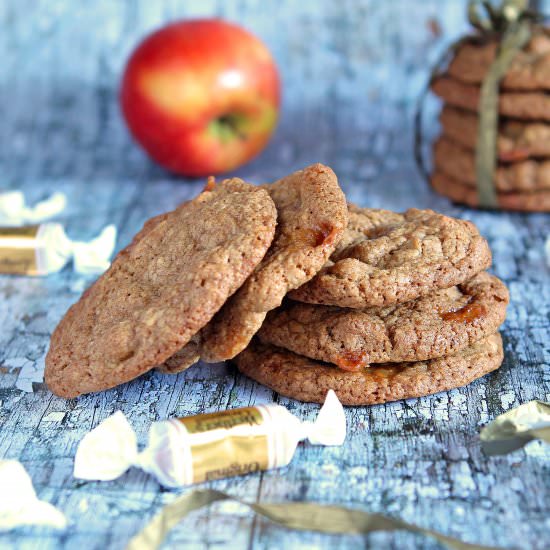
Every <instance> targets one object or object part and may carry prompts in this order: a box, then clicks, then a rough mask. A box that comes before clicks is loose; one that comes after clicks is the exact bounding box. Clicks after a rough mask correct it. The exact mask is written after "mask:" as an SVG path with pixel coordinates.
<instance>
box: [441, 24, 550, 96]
mask: <svg viewBox="0 0 550 550" xmlns="http://www.w3.org/2000/svg"><path fill="white" fill-rule="evenodd" d="M498 47H499V42H498V41H497V40H496V39H494V38H493V39H491V40H484V41H481V40H472V41H468V42H464V43H463V44H461V45H460V46H459V48H458V50H457V51H456V53H455V56H454V58H453V59H452V60H451V62H450V63H449V67H448V69H447V72H448V73H449V74H450V75H451V76H452V77H453V78H456V79H458V80H461V81H462V82H465V83H467V84H477V85H479V84H481V83H482V82H483V79H484V78H485V77H486V76H487V72H488V71H489V68H490V66H491V64H492V63H493V62H494V60H495V57H496V53H497V50H498ZM500 87H501V89H505V90H550V37H549V36H548V31H546V30H544V29H538V30H537V32H535V33H534V34H533V36H532V38H531V39H530V40H529V42H528V43H527V45H526V46H525V48H524V49H523V50H521V51H519V52H518V53H517V54H516V55H515V57H514V59H513V60H512V63H511V64H510V67H509V68H508V70H507V71H506V74H505V75H504V77H503V78H502V80H501V82H500Z"/></svg>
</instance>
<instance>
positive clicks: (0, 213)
mask: <svg viewBox="0 0 550 550" xmlns="http://www.w3.org/2000/svg"><path fill="white" fill-rule="evenodd" d="M66 205H67V197H66V196H65V194H64V193H54V194H53V195H52V196H51V197H49V198H47V199H46V200H43V201H41V202H39V203H37V204H35V205H34V206H33V207H32V208H31V207H29V206H27V205H26V203H25V195H23V193H22V192H21V191H7V192H5V193H0V225H3V226H10V227H13V226H20V225H25V224H30V223H39V222H42V221H44V220H48V219H50V218H52V217H53V216H55V215H57V214H59V213H60V212H63V210H65V206H66Z"/></svg>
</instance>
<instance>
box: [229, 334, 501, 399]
mask: <svg viewBox="0 0 550 550" xmlns="http://www.w3.org/2000/svg"><path fill="white" fill-rule="evenodd" d="M502 359H503V351H502V339H501V337H500V334H498V333H497V334H493V335H491V336H489V337H487V338H485V339H483V340H480V341H478V342H476V343H475V344H473V345H472V346H470V347H468V348H466V349H464V350H462V351H461V352H459V353H457V354H455V355H446V356H444V357H440V358H439V359H431V360H428V361H417V362H414V363H387V364H384V365H377V366H375V367H371V368H368V369H361V370H360V371H355V372H347V371H344V370H342V369H339V368H337V367H335V366H333V365H329V364H327V363H321V362H320V361H315V360H314V359H308V358H307V357H304V356H302V355H297V354H295V353H292V352H291V351H287V350H284V349H282V348H277V347H275V346H271V345H267V344H262V343H260V342H258V341H253V342H252V344H251V345H250V346H249V347H248V348H247V349H246V350H245V351H243V352H242V353H241V354H240V355H238V356H237V357H236V358H235V360H234V361H235V363H236V364H237V367H238V369H239V370H240V371H241V372H242V373H243V374H245V375H246V376H248V377H250V378H252V379H253V380H255V381H256V382H259V383H260V384H263V385H264V386H267V387H268V388H271V389H272V390H274V391H276V392H278V393H280V394H281V395H284V396H286V397H290V398H292V399H297V400H299V401H306V402H313V403H323V402H324V399H325V397H326V394H327V391H328V390H334V391H335V392H336V395H337V396H338V399H340V401H341V402H342V403H343V404H344V405H374V404H377V403H387V402H389V401H398V400H400V399H409V398H411V397H422V396H424V395H429V394H432V393H437V392H440V391H446V390H450V389H453V388H458V387H461V386H465V385H467V384H469V383H470V382H473V381H474V380H476V379H477V378H481V377H482V376H485V375H486V374H487V373H489V372H491V371H494V370H496V369H498V367H500V365H501V363H502Z"/></svg>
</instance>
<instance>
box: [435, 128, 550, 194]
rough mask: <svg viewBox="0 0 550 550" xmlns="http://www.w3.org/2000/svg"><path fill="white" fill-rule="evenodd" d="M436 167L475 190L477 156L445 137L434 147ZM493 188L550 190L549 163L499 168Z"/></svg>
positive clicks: (522, 164)
mask: <svg viewBox="0 0 550 550" xmlns="http://www.w3.org/2000/svg"><path fill="white" fill-rule="evenodd" d="M433 160H434V165H435V167H436V169H437V170H438V171H441V172H443V173H444V174H447V175H449V176H451V177H452V178H454V179H457V180H459V181H461V182H463V183H464V184H466V185H469V186H470V187H476V182H477V177H476V166H475V154H474V153H473V152H472V151H468V150H467V149H465V148H464V147H462V146H460V145H457V144H456V143H454V142H453V141H451V140H450V139H449V138H448V137H446V136H445V135H443V136H440V137H439V138H438V139H437V140H436V141H435V143H434V158H433ZM494 184H495V187H496V189H497V191H499V192H509V191H517V192H521V193H530V192H532V191H537V190H542V189H547V190H550V160H547V161H543V160H541V161H535V160H522V161H519V162H513V163H510V164H499V165H498V166H497V168H496V171H495V177H494Z"/></svg>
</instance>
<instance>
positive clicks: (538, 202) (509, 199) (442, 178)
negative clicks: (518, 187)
mask: <svg viewBox="0 0 550 550" xmlns="http://www.w3.org/2000/svg"><path fill="white" fill-rule="evenodd" d="M430 181H431V184H432V187H433V188H434V190H435V191H437V192H438V193H439V194H441V195H443V196H445V197H447V198H449V199H450V200H452V201H453V202H457V203H462V204H466V205H468V206H473V207H477V206H479V199H478V195H477V189H475V188H474V187H472V186H470V185H468V184H465V183H463V182H461V181H459V180H456V179H455V178H452V177H450V176H448V175H447V174H444V173H443V172H441V171H438V170H436V171H435V172H434V173H433V174H432V176H431V178H430ZM497 203H498V207H499V208H502V209H504V210H517V211H518V212H550V190H546V189H543V190H540V191H533V192H532V193H517V192H516V193H497Z"/></svg>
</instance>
